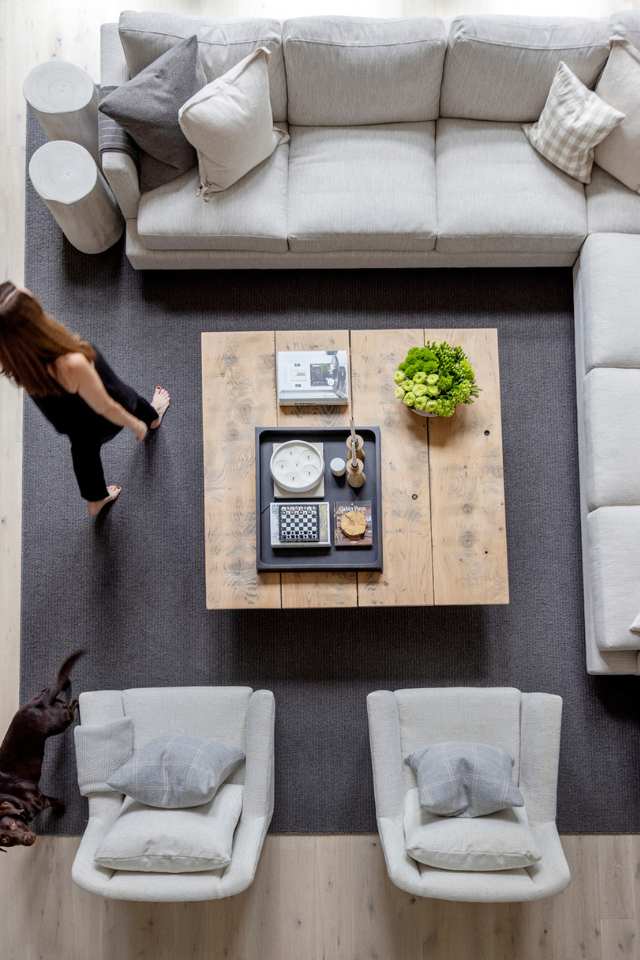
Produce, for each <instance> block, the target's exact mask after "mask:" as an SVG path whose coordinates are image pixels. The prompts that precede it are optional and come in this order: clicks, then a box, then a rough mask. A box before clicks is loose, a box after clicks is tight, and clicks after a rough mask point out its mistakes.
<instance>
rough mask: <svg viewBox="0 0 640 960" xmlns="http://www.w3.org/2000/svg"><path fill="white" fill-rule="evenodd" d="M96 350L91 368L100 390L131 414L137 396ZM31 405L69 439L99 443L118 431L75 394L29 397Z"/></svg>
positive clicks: (115, 426) (115, 425) (117, 428)
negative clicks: (32, 403)
mask: <svg viewBox="0 0 640 960" xmlns="http://www.w3.org/2000/svg"><path fill="white" fill-rule="evenodd" d="M93 349H94V350H95V351H96V359H95V368H96V372H97V374H98V376H99V377H100V379H101V380H102V383H103V384H104V388H105V390H106V391H107V393H108V394H109V396H111V397H113V399H114V400H116V401H117V402H118V403H119V404H121V405H122V406H123V407H124V408H125V410H128V411H129V413H133V411H134V410H135V407H136V399H137V394H136V392H135V390H133V389H132V387H129V386H127V384H126V383H123V381H122V380H120V378H119V377H117V376H116V374H115V373H114V372H113V370H112V369H111V367H110V366H109V364H108V363H107V361H106V360H105V359H104V357H103V356H102V354H101V353H100V351H99V350H97V349H96V348H95V347H94V348H93ZM31 399H32V400H33V402H34V403H35V405H36V406H37V407H38V408H39V409H40V410H41V411H42V413H43V414H44V415H45V417H46V418H47V420H48V421H49V423H51V424H52V425H53V426H54V427H55V429H56V430H57V431H58V433H64V434H66V435H67V436H68V437H71V438H72V439H87V440H95V441H97V442H100V441H101V440H105V439H108V438H110V437H115V435H116V434H117V433H118V432H119V431H120V430H121V429H122V427H119V426H118V425H117V424H115V423H111V421H110V420H107V419H106V417H102V416H100V414H99V413H96V412H95V410H92V409H91V407H90V406H89V404H88V403H86V402H85V401H84V400H83V399H82V397H81V396H80V395H79V394H77V393H68V392H66V391H65V392H64V393H54V394H51V395H50V396H47V397H32V398H31Z"/></svg>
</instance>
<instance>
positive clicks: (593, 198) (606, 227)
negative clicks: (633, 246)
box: [586, 164, 640, 233]
mask: <svg viewBox="0 0 640 960" xmlns="http://www.w3.org/2000/svg"><path fill="white" fill-rule="evenodd" d="M586 193H587V224H588V226H589V233H640V194H638V193H634V192H633V190H629V188H628V187H625V185H624V184H623V183H620V181H619V180H615V179H614V178H613V177H611V176H609V174H608V173H606V172H605V171H604V170H602V169H601V168H600V167H599V166H598V165H597V164H594V166H593V171H592V173H591V183H590V184H589V185H588V186H587V188H586Z"/></svg>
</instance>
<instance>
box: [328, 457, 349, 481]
mask: <svg viewBox="0 0 640 960" xmlns="http://www.w3.org/2000/svg"><path fill="white" fill-rule="evenodd" d="M329 469H330V470H331V473H332V474H333V475H334V477H344V475H345V473H346V470H347V465H346V463H345V462H344V460H343V459H342V457H334V458H333V460H332V461H331V463H330V464H329Z"/></svg>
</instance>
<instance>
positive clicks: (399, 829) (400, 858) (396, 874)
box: [378, 816, 424, 896]
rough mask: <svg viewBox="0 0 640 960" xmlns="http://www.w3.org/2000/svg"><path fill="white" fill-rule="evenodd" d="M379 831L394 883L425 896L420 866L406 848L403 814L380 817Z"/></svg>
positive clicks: (416, 894)
mask: <svg viewBox="0 0 640 960" xmlns="http://www.w3.org/2000/svg"><path fill="white" fill-rule="evenodd" d="M378 833H379V835H380V843H381V845H382V852H383V854H384V861H385V863H386V865H387V873H388V874H389V878H390V880H391V881H392V883H394V884H395V885H396V887H399V888H400V890H404V891H405V892H406V893H411V894H413V895H414V896H423V895H424V894H423V892H422V883H421V878H420V868H419V866H418V864H417V863H416V861H415V860H412V859H411V857H410V856H409V855H408V854H407V851H406V849H405V845H404V825H403V822H402V816H397V817H378Z"/></svg>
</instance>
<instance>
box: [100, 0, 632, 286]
mask: <svg viewBox="0 0 640 960" xmlns="http://www.w3.org/2000/svg"><path fill="white" fill-rule="evenodd" d="M620 31H624V32H625V33H627V34H628V35H630V36H631V38H632V39H636V40H637V38H638V37H640V13H638V12H636V13H633V12H628V13H623V14H620V15H619V16H616V17H614V18H612V19H611V20H607V19H601V20H596V19H587V18H584V19H561V18H551V19H549V18H535V17H525V18H523V17H480V16H479V17H460V18H458V19H456V20H454V21H453V22H452V23H451V25H450V26H449V27H447V26H446V25H445V23H444V21H442V20H439V19H437V18H426V17H425V18H414V19H403V20H368V19H357V18H343V17H321V18H320V17H318V18H316V17H310V18H301V19H293V20H288V21H286V22H285V23H283V24H280V23H279V22H277V21H274V20H267V19H262V20H261V19H255V20H231V21H229V20H226V21H224V20H211V19H201V18H190V17H183V16H178V15H173V14H155V13H132V12H126V13H123V14H122V15H121V18H120V23H119V25H116V24H106V25H105V26H104V27H103V29H102V78H101V82H102V84H103V86H104V87H106V88H111V87H113V86H114V85H117V84H119V83H122V82H123V80H125V79H126V78H127V77H128V76H129V74H130V73H131V72H136V71H137V70H140V69H142V68H143V67H144V66H146V65H147V64H148V63H150V62H152V60H154V59H155V58H156V57H157V56H158V55H159V54H160V53H162V52H163V51H164V50H166V49H168V47H169V46H170V45H171V44H172V43H175V42H176V40H178V39H180V38H183V37H187V36H191V35H193V34H194V33H195V34H197V36H198V38H199V42H200V49H201V58H202V62H203V65H204V68H205V73H207V76H208V78H209V79H211V78H213V77H214V76H217V75H219V74H220V73H221V72H224V71H226V70H227V69H228V68H229V67H230V66H231V65H232V64H233V63H235V62H237V61H238V60H239V59H241V58H242V57H243V56H246V54H247V53H248V52H250V51H251V50H252V49H254V48H255V46H257V45H260V44H263V45H266V46H267V47H269V49H270V50H271V51H272V56H271V61H270V81H271V95H272V107H273V114H274V119H275V120H276V121H277V122H278V123H279V125H281V126H282V125H288V130H289V133H290V136H291V139H290V142H289V143H284V144H282V145H281V146H280V147H278V149H277V150H276V151H275V153H274V154H273V155H272V156H271V157H270V158H269V159H268V160H267V161H265V162H264V163H263V164H261V165H260V166H259V167H258V168H256V169H255V170H253V171H252V172H251V173H249V174H248V175H247V176H245V177H244V178H243V179H242V180H240V181H239V182H238V183H236V184H235V185H234V186H232V187H230V188H229V189H228V190H226V191H224V192H223V193H221V194H217V195H216V196H214V197H212V198H211V200H210V201H209V202H208V203H203V201H202V200H201V199H200V198H199V197H197V196H196V192H197V185H198V179H197V172H196V170H195V168H194V170H192V171H190V172H188V173H186V174H184V175H183V176H181V177H179V178H178V179H177V180H175V181H173V182H172V183H169V184H166V185H164V186H162V187H159V188H157V189H155V190H151V191H148V192H146V193H141V192H140V187H139V183H138V173H137V168H136V163H135V157H134V156H132V155H130V154H129V153H123V152H122V151H120V150H117V149H113V148H110V146H109V143H108V142H107V143H106V144H105V143H104V142H103V151H102V162H103V168H104V172H105V174H106V177H107V179H108V180H109V182H110V184H111V185H112V188H113V190H114V192H115V194H116V196H117V198H118V201H119V203H120V206H121V208H122V210H123V213H124V215H125V217H126V219H127V255H128V257H129V260H130V261H131V263H132V265H133V266H134V267H136V268H137V269H163V268H171V269H191V268H195V269H199V268H204V269H212V268H229V267H231V268H234V267H245V268H255V267H257V268H272V267H273V268H278V267H283V268H292V267H385V266H389V267H391V266H407V267H428V266H444V267H448V266H570V265H572V264H573V263H574V262H575V260H576V257H577V255H578V253H579V251H580V247H581V245H582V243H583V241H584V239H585V237H586V236H587V234H588V233H590V232H602V231H606V232H612V231H614V232H618V231H621V232H640V197H639V196H637V195H636V194H633V193H632V192H631V191H629V190H627V189H626V188H625V187H623V186H622V185H620V184H617V183H616V181H614V180H613V179H612V178H611V177H609V176H608V175H607V174H605V173H604V172H603V171H596V175H595V177H594V181H593V184H592V185H591V186H590V187H588V188H587V189H586V190H585V188H584V187H583V186H582V185H581V184H580V183H578V182H577V181H575V180H572V179H571V178H569V177H568V176H566V175H565V174H564V173H562V172H560V171H559V170H558V169H557V168H555V167H553V166H552V165H550V164H549V163H547V161H545V160H544V159H543V158H542V157H540V156H539V155H538V154H537V153H536V152H535V151H534V150H533V148H532V147H531V145H530V144H529V142H528V141H527V139H526V138H525V136H524V134H523V132H522V129H521V124H522V123H523V122H527V121H531V120H535V119H537V117H538V115H539V113H540V111H541V110H542V107H543V105H544V102H545V99H546V95H547V93H548V90H549V86H550V83H551V79H552V77H553V74H554V72H555V69H556V67H557V64H558V62H559V60H561V59H564V60H565V61H566V62H567V63H568V64H569V66H570V67H571V68H572V69H573V70H574V71H575V72H576V73H577V74H578V76H580V78H581V79H582V80H583V81H584V82H585V83H587V84H589V85H593V84H594V83H595V82H596V80H597V77H598V75H599V73H600V71H601V70H602V67H603V66H604V63H605V62H606V59H607V56H608V52H609V47H608V43H609V38H610V36H611V35H612V34H613V33H614V32H620ZM125 54H126V57H125ZM131 153H133V151H131Z"/></svg>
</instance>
